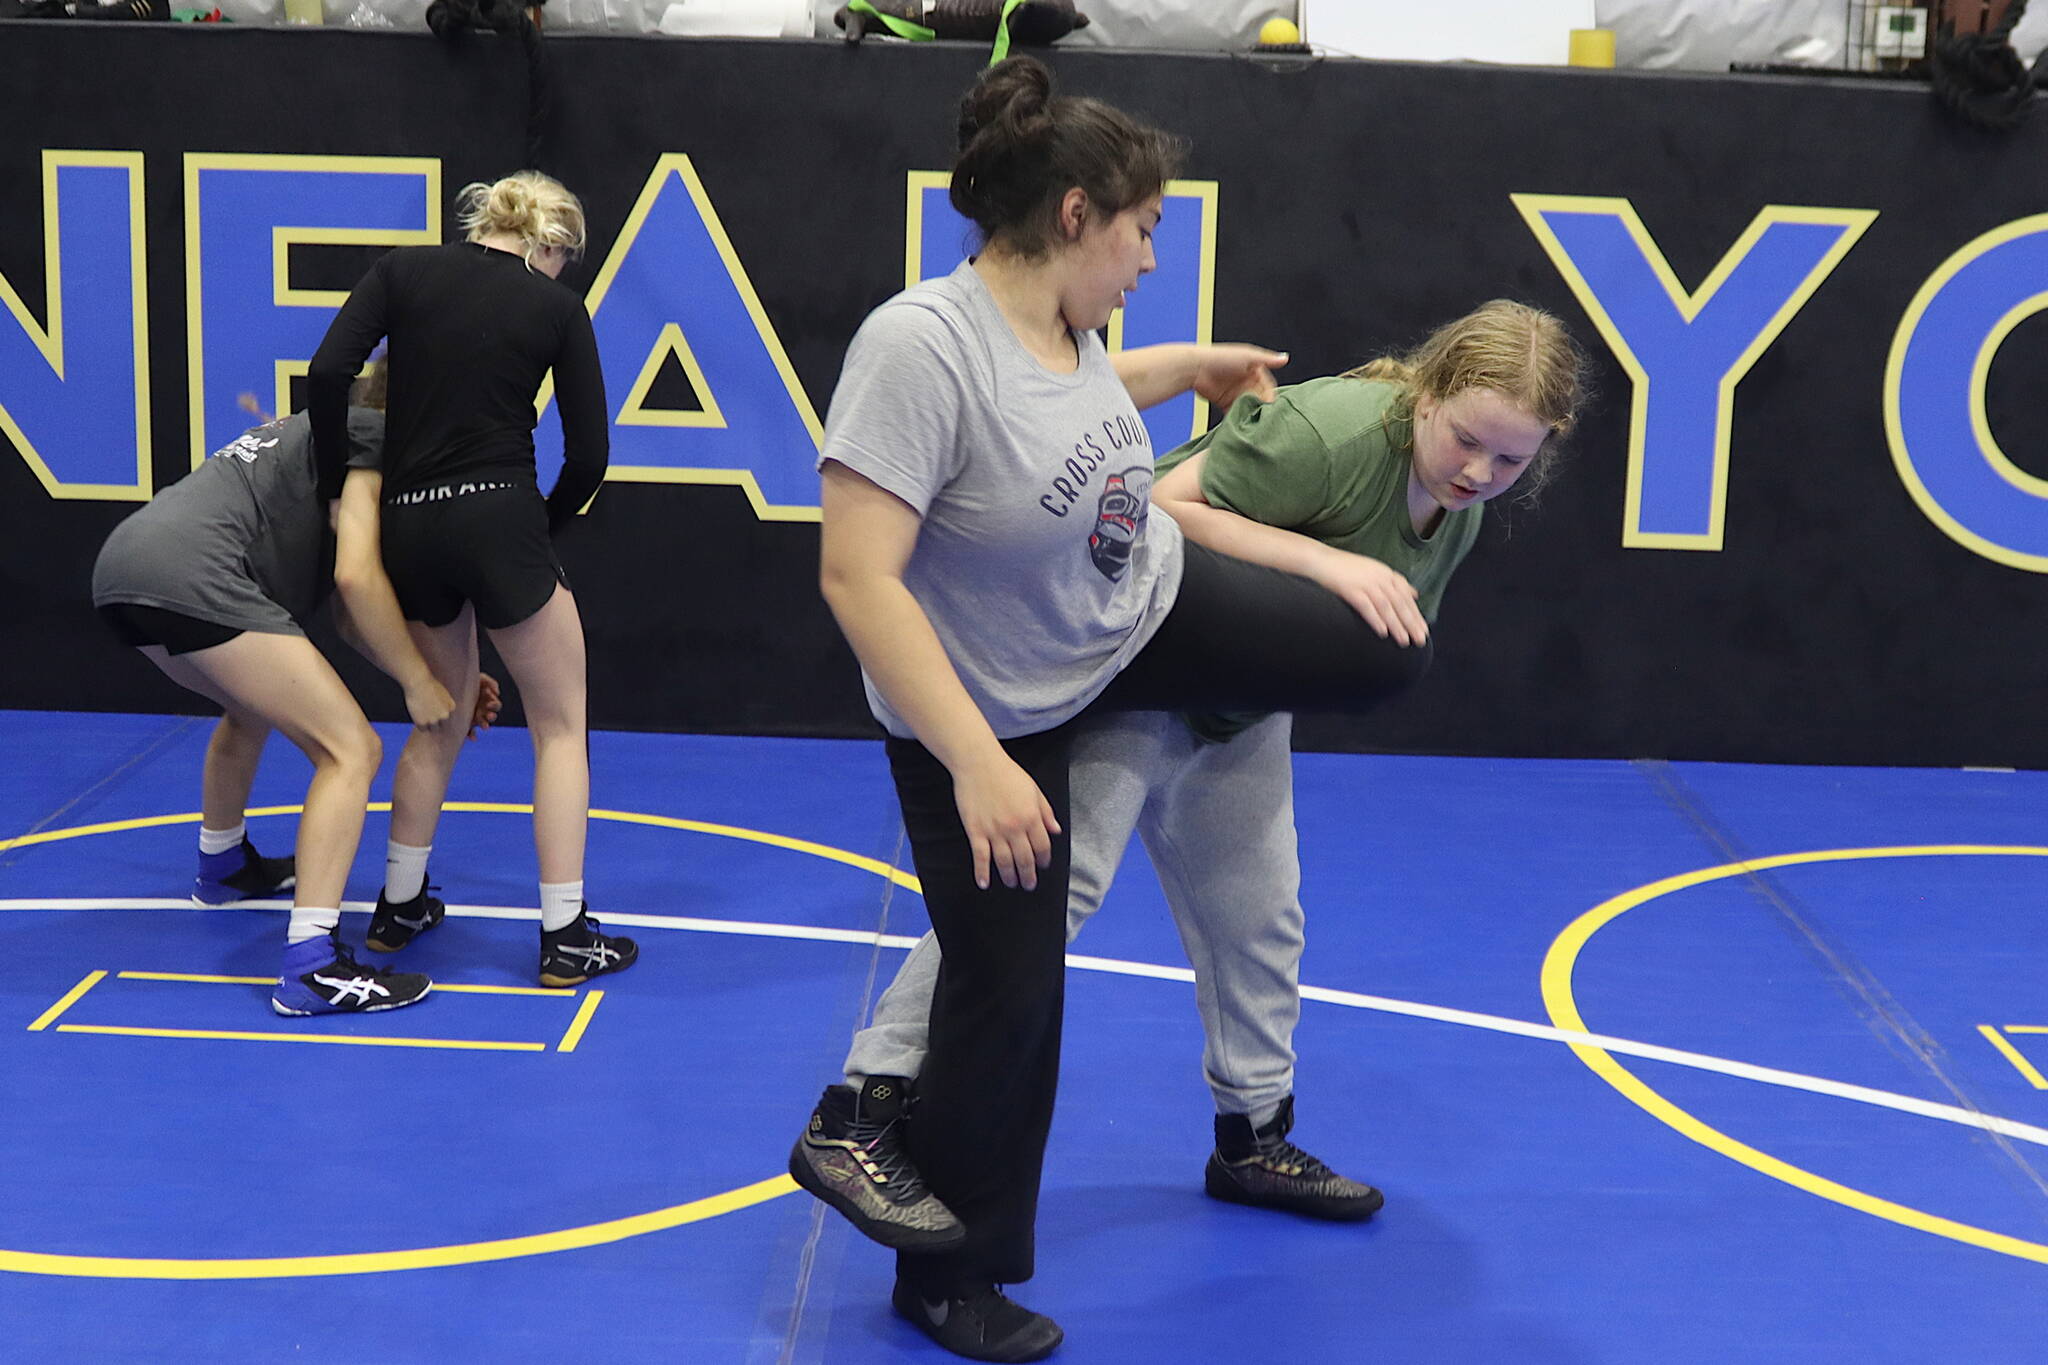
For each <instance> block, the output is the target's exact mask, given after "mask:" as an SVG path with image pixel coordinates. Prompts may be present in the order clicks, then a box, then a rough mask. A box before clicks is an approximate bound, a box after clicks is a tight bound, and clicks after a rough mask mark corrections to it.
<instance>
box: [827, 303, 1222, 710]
mask: <svg viewBox="0 0 2048 1365" xmlns="http://www.w3.org/2000/svg"><path fill="white" fill-rule="evenodd" d="M1075 341H1076V344H1077V346H1078V348H1079V351H1080V365H1079V367H1078V368H1077V369H1076V370H1075V371H1074V372H1073V373H1072V374H1056V373H1054V372H1053V371H1051V370H1048V369H1047V368H1046V367H1045V366H1043V365H1041V364H1040V363H1039V362H1038V361H1037V360H1036V359H1035V358H1034V357H1033V356H1032V355H1031V354H1030V352H1028V351H1026V350H1025V349H1024V345H1023V343H1022V342H1021V341H1020V340H1018V338H1017V335H1016V333H1015V332H1013V331H1012V330H1011V329H1010V325H1009V323H1008V322H1007V321H1006V320H1005V319H1004V317H1003V315H1002V312H1001V311H1000V310H999V309H998V308H997V306H996V303H995V300H994V298H993V297H991V296H990V294H989V292H988V287H987V286H986V285H985V284H983V283H982V280H981V277H980V276H979V275H978V274H976V273H975V271H974V268H973V266H972V265H971V264H969V263H964V262H963V263H962V264H961V266H960V267H959V269H957V270H955V271H954V272H953V273H952V274H951V275H948V276H946V277H945V278H943V279H936V280H927V281H925V282H923V283H921V284H918V285H914V286H912V287H911V288H909V289H907V290H905V291H904V292H903V293H901V294H898V295H897V296H896V297H895V298H893V299H890V300H889V301H888V302H887V303H885V304H883V305H882V306H881V307H879V308H877V309H876V310H875V311H874V312H873V313H871V314H869V315H868V319H867V321H866V322H864V323H862V324H861V328H860V331H859V332H858V333H856V334H855V335H854V338H853V344H852V345H851V346H850V347H849V348H848V350H847V353H846V366H845V369H844V370H843V372H842V373H841V375H840V379H839V386H838V388H837V389H836V390H835V391H834V393H833V395H832V406H831V411H830V413H829V415H828V417H827V419H826V422H825V444H824V449H823V452H822V453H821V454H820V456H819V460H818V463H819V464H820V466H822V465H823V464H824V462H825V461H827V460H837V461H839V462H840V463H841V464H843V465H845V466H846V467H847V468H849V469H851V470H853V471H854V472H855V473H858V474H860V475H862V476H864V477H866V478H868V479H870V480H872V481H873V482H874V483H876V484H877V485H879V486H880V487H882V488H884V489H886V490H887V491H888V492H890V493H893V494H894V495H896V496H897V497H899V498H901V499H903V501H905V502H906V503H909V504H910V506H911V507H912V508H914V509H916V511H917V512H918V513H919V515H920V516H922V517H923V519H924V523H923V526H922V527H921V528H920V530H919V533H918V538H917V547H916V549H915V550H914V551H913V553H912V555H911V558H910V564H909V566H908V568H907V569H906V570H905V572H904V582H905V584H906V585H907V586H908V587H909V589H910V592H911V595H912V596H914V597H915V598H916V599H917V602H918V605H919V606H921V607H922V608H923V609H924V612H925V615H926V616H927V617H929V618H930V619H931V623H932V627H933V629H934V630H936V631H937V632H938V636H939V640H940V642H941V643H942V644H943V645H944V646H945V649H946V655H947V657H948V658H949V659H951V660H952V663H953V667H954V669H955V670H956V671H957V672H958V673H959V675H960V681H961V682H962V683H963V684H965V685H966V688H967V691H968V694H969V695H970V696H971V697H973V698H974V702H975V704H976V705H977V706H979V707H980V708H981V713H982V715H983V716H984V717H986V718H987V720H988V723H989V726H990V728H991V729H993V730H994V731H995V733H996V735H997V736H998V737H1000V738H1005V739H1007V738H1011V737H1014V736H1017V735H1028V734H1036V733H1038V732H1040V731H1043V730H1050V729H1052V728H1053V727H1054V726H1056V725H1059V724H1061V723H1062V722H1064V721H1066V720H1068V719H1071V718H1072V717H1073V716H1074V715H1075V714H1076V713H1078V712H1079V711H1080V710H1081V709H1082V708H1083V707H1085V706H1086V705H1087V704H1088V703H1089V702H1090V701H1092V700H1094V699H1095V696H1096V694H1098V693H1099V692H1101V691H1102V689H1103V688H1104V687H1106V686H1108V685H1109V682H1110V680H1111V679H1113V678H1114V677H1115V676H1116V674H1117V671H1118V670H1119V669H1121V668H1122V667H1123V666H1124V665H1125V664H1126V663H1128V662H1129V661H1130V659H1131V657H1132V656H1133V655H1135V654H1136V653H1137V652H1138V651H1139V650H1140V649H1142V648H1144V646H1145V644H1146V642H1147V641H1149V640H1150V639H1151V638H1152V635H1153V632H1154V631H1156V630H1157V629H1158V628H1159V623H1160V621H1161V620H1163V619H1164V618H1165V615H1166V612H1167V610H1168V609H1169V608H1170V607H1171V606H1172V605H1173V599H1174V594H1175V593H1176V592H1178V591H1179V588H1180V572H1181V534H1180V528H1179V527H1178V526H1176V525H1174V523H1173V519H1172V518H1170V517H1167V516H1164V515H1161V516H1157V517H1153V516H1150V515H1148V514H1149V512H1150V507H1151V491H1152V443H1151V439H1150V437H1149V436H1148V435H1147V434H1146V431H1145V424H1144V423H1143V422H1142V421H1140V420H1139V418H1138V412H1137V409H1136V408H1135V407H1133V406H1132V405H1131V398H1130V395H1129V393H1127V392H1126V391H1125V389H1124V386H1123V383H1122V381H1120V380H1119V379H1118V378H1117V376H1116V371H1115V369H1114V368H1112V366H1111V365H1110V362H1109V356H1108V354H1107V353H1106V352H1105V351H1104V350H1103V348H1102V342H1101V340H1100V338H1098V337H1097V336H1096V335H1095V334H1094V333H1092V332H1087V333H1077V334H1076V336H1075ZM863 681H864V682H865V683H866V686H867V694H868V705H869V707H870V708H871V709H872V710H873V711H874V713H875V718H876V719H877V720H879V721H881V723H882V725H883V727H884V728H886V729H887V730H888V731H889V733H891V734H893V735H897V736H899V737H904V738H909V737H911V731H910V727H909V726H908V725H907V724H905V723H904V721H903V719H902V718H901V717H900V716H898V715H897V714H896V713H895V712H894V711H892V710H891V709H890V707H889V705H888V703H887V702H886V701H885V700H883V698H882V696H881V694H880V693H879V692H877V691H876V689H875V685H874V681H873V680H872V679H869V678H866V677H865V676H864V677H863Z"/></svg>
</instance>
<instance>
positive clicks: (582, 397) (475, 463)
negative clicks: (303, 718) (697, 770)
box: [307, 171, 638, 986]
mask: <svg viewBox="0 0 2048 1365" xmlns="http://www.w3.org/2000/svg"><path fill="white" fill-rule="evenodd" d="M458 204H459V206H460V209H461V223H462V227H463V229H464V230H465V232H466V233H467V234H468V240H467V241H464V242H461V243H454V244H450V245H447V246H436V247H406V248H400V249H399V250H396V251H393V252H390V253H388V254H387V255H385V256H383V257H382V258H380V259H379V260H378V262H377V264H376V265H374V266H373V267H371V269H370V272H369V274H367V275H366V276H364V277H363V279H362V281H361V283H359V284H358V285H357V286H356V287H355V290H354V291H353V292H352V293H351V294H350V295H349V299H348V302H347V303H346V304H344V305H343V306H342V309H341V311H340V312H339V313H337V314H336V315H335V319H334V322H333V324H332V325H331V326H330V327H329V328H328V330H327V336H326V339H325V340H324V341H322V342H321V344H320V349H319V351H318V353H317V354H316V355H315V356H314V357H313V363H312V367H311V369H310V371H309V372H308V376H307V379H308V394H309V399H310V402H309V407H310V409H311V416H312V424H313V439H314V448H315V454H316V458H317V459H318V461H319V464H320V470H321V476H322V478H323V480H326V479H331V478H334V477H336V476H337V475H338V473H339V470H340V462H341V459H342V453H343V452H345V450H346V444H345V438H346V432H345V430H344V428H343V425H342V424H343V422H344V420H345V403H346V395H347V390H348V383H349V381H350V380H351V379H352V378H353V377H354V375H355V373H356V371H357V369H358V368H359V367H360V366H361V365H362V363H363V361H364V359H365V358H367V357H368V356H369V354H370V352H371V350H372V349H373V348H374V347H375V346H376V344H377V342H378V341H380V340H382V339H384V338H385V337H389V338H390V354H391V359H392V365H391V371H392V375H393V378H394V382H393V384H392V386H391V394H390V400H389V409H388V413H389V415H388V419H387V422H388V425H387V428H386V435H385V457H384V458H385V465H384V469H385V473H384V502H385V508H384V532H383V540H384V563H385V567H386V569H387V570H388V571H389V573H390V576H391V581H392V586H393V587H394V588H395V589H396V590H397V593H398V600H399V604H400V606H401V607H402V608H403V609H404V611H405V616H406V620H407V623H408V625H409V626H410V628H411V630H412V634H413V637H414V639H415V640H416V641H417V643H418V644H419V647H420V652H421V653H422V654H424V655H425V656H426V658H427V660H428V662H429V663H430V664H431V665H432V666H433V669H434V672H435V674H436V676H437V677H439V678H440V679H441V681H442V683H443V684H444V685H445V686H446V687H447V688H448V689H449V691H450V692H451V693H453V694H454V695H455V697H456V698H457V699H458V700H459V699H461V698H462V697H464V696H466V695H469V694H471V693H472V692H473V690H474V688H475V687H476V685H477V684H476V678H477V639H476V630H477V626H478V625H479V624H481V625H482V626H483V628H484V629H485V630H487V631H489V632H490V636H491V643H492V645H493V646H495V647H496V649H497V651H498V653H499V655H500V656H502V657H503V658H504V660H505V664H506V667H507V668H509V669H510V670H511V672H512V677H513V681H514V682H515V683H516V684H517V685H518V687H519V693H520V697H521V700H522V701H523V702H524V703H525V708H526V722H527V727H528V729H529V730H530V731H531V733H532V735H533V745H534V775H533V810H534V814H533V821H534V842H535V846H536V847H537V848H538V850H539V854H540V894H541V957H540V979H541V981H542V983H543V984H545V985H549V986H569V985H575V984H578V983H580V982H583V981H585V980H588V979H589V978H590V977H593V976H597V975H599V974H601V973H604V972H614V971H619V970H621V969H623V968H625V967H628V966H630V965H632V963H633V961H634V959H635V957H636V956H637V955H638V949H637V948H636V947H635V945H634V943H633V941H632V940H631V939H626V938H618V937H613V936H610V935H606V934H603V933H601V932H599V930H598V927H597V923H596V921H594V920H592V919H591V918H590V916H589V914H588V912H587V910H586V909H585V907H584V903H583V847H584V834H585V826H586V821H587V819H588V807H589V804H590V769H589V760H588V757H587V751H586V737H585V725H586V722H585V682H584V649H583V625H582V620H581V618H580V617H579V616H578V614H577V610H576V599H575V597H574V595H573V594H571V592H570V591H569V586H568V582H567V580H566V579H565V578H564V576H563V574H562V568H561V563H560V561H559V560H558V559H557V558H556V557H555V552H554V546H553V543H552V541H551V539H550V533H551V532H553V531H557V530H559V529H560V528H561V527H562V526H563V525H565V524H566V523H567V522H568V521H569V519H570V518H572V517H574V516H575V515H576V513H577V511H578V510H579V509H581V508H582V506H583V505H584V504H585V503H586V502H588V501H589V500H590V498H591V496H592V495H593V494H594V493H596V492H597V489H598V486H599V484H600V483H602V482H603V479H604V470H605V462H606V459H607V453H608V440H607V432H608V430H609V416H608V414H607V412H606V408H605V398H604V376H603V373H602V371H601V370H600V367H599V364H598V356H597V340H596V337H595V335H594V334H593V332H592V330H591V326H590V315H589V314H588V313H587V312H586V311H585V310H584V307H583V301H582V299H581V298H579V297H578V296H577V295H576V294H575V293H574V292H573V291H572V290H570V289H569V288H567V287H566V286H564V285H562V284H561V283H560V282H559V281H558V280H557V278H556V277H557V276H558V275H560V274H561V271H562V268H563V267H564V266H565V265H567V264H568V263H569V261H570V260H572V259H573V258H574V257H575V256H576V255H578V254H579V253H580V252H581V250H582V248H583V240H584V231H583V207H582V205H581V204H579V203H578V202H577V200H576V197H575V196H574V195H573V194H571V193H570V192H569V191H568V190H566V189H564V188H563V187H562V186H561V185H560V184H558V183H557V182H555V181H554V180H552V179H550V178H549V177H547V176H544V175H541V174H539V173H538V172H533V171H522V172H520V173H519V174H517V175H512V176H508V177H506V178H505V179H503V180H500V181H498V182H497V183H495V184H492V185H481V184H479V185H471V186H469V187H468V188H466V189H465V190H463V192H462V194H461V196H460V198H459V200H458ZM550 369H552V370H553V371H554V375H555V402H556V406H557V408H558V410H559V411H560V413H561V420H562V436H563V457H564V464H563V466H562V474H561V477H560V478H559V479H558V480H557V481H556V484H555V487H554V489H553V490H552V491H551V492H550V493H549V494H548V495H547V497H546V498H545V499H543V498H542V497H541V495H540V491H539V487H538V484H537V479H536V475H535V471H534V458H533V427H534V420H535V414H534V398H535V395H536V394H537V393H538V392H539V390H540V386H541V382H542V380H543V379H544V378H545V377H546V375H547V373H548V371H549V370H550ZM460 752H461V733H460V732H459V731H456V732H454V733H452V734H451V735H450V736H437V735H432V734H429V733H427V732H424V731H423V732H418V733H416V734H415V735H414V736H413V738H412V739H411V740H410V741H408V742H407V744H406V746H405V752H404V753H403V754H402V755H401V756H400V758H399V761H398V772H397V776H396V778H395V779H394V784H393V794H394V800H395V803H396V808H397V809H396V811H395V812H394V814H393V817H392V823H391V843H390V849H389V854H388V856H387V859H386V866H385V885H384V893H383V895H382V896H380V897H379V898H378V904H377V913H376V915H375V917H374V918H373V919H372V920H371V921H370V930H369V946H370V947H371V948H372V949H375V950H377V951H379V952H395V951H396V950H398V949H399V948H401V947H403V946H404V945H405V944H406V943H408V942H410V941H411V940H412V939H413V938H414V937H415V936H416V935H417V934H419V933H421V932H423V931H424V930H426V929H429V928H431V927H433V925H435V924H437V923H439V921H440V919H441V916H442V913H443V907H442V903H441V902H440V901H439V900H437V899H436V898H435V897H433V896H432V895H430V894H429V893H428V891H427V887H426V863H427V854H428V852H429V850H430V849H431V847H432V844H433V838H434V829H435V826H436V823H437V822H438V819H439V815H440V807H441V801H442V799H443V798H444V797H445V795H446V793H447V789H448V779H449V775H450V773H451V772H452V771H453V769H454V766H455V759H456V756H457V755H458V754H459V753H460Z"/></svg>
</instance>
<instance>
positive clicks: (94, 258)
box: [0, 151, 150, 502]
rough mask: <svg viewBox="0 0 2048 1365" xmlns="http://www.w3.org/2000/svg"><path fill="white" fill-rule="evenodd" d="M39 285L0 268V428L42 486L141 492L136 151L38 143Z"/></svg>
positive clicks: (145, 336) (143, 361) (144, 484)
mask: <svg viewBox="0 0 2048 1365" xmlns="http://www.w3.org/2000/svg"><path fill="white" fill-rule="evenodd" d="M43 286H44V287H43V299H44V302H43V308H42V313H43V320H42V321H41V322H38V321H37V319H36V315H35V312H34V311H33V310H31V309H30V308H29V307H28V305H27V304H25V303H24V302H23V301H22V299H21V296H20V295H19V294H17V293H16V292H15V290H14V287H13V286H12V285H10V284H9V283H8V282H7V280H6V279H5V278H0V304H5V305H6V309H7V311H8V313H10V314H11V315H12V319H13V320H12V322H11V323H10V322H9V321H8V320H7V319H0V432H5V433H6V438H7V440H8V441H9V442H11V443H12V444H13V446H14V448H15V450H16V451H17V452H19V453H20V455H21V457H22V459H24V460H26V461H27V462H28V466H29V468H30V469H32V470H33V471H35V476H36V478H37V480H38V481H40V482H41V484H42V485H43V487H44V488H45V489H46V490H48V492H49V494H50V496H51V497H53V498H97V499H103V500H107V501H117V502H147V501H148V500H149V491H150V490H149V356H148V346H149V319H148V313H147V308H146V305H145V302H144V300H145V295H146V290H145V288H144V272H143V213H142V154H141V153H140V152H58V151H45V152H44V153H43Z"/></svg>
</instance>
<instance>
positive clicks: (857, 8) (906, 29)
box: [846, 0, 1017, 43]
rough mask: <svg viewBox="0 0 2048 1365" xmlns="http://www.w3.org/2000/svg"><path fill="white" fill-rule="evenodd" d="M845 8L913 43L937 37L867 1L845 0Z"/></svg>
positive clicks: (927, 30)
mask: <svg viewBox="0 0 2048 1365" xmlns="http://www.w3.org/2000/svg"><path fill="white" fill-rule="evenodd" d="M1011 3H1012V4H1015V3H1017V0H1011ZM846 8H847V9H848V10H850V11H851V12H853V13H855V14H865V15H867V16H868V17H869V18H871V19H879V20H881V22H882V27H883V28H886V29H888V30H889V32H891V33H893V34H895V35H896V36H897V37H898V38H908V39H910V41H912V42H913V43H928V42H930V41H931V40H932V39H934V38H936V37H938V35H937V34H936V33H933V32H932V31H931V30H930V29H928V28H926V27H925V26H924V25H923V24H913V23H911V22H910V21H909V20H908V19H898V18H897V17H896V16H895V15H893V14H884V13H882V12H881V11H880V10H878V9H876V8H875V7H874V6H873V5H871V4H869V3H868V0H846Z"/></svg>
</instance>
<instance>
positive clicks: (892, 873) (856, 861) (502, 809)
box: [0, 801, 923, 892]
mask: <svg viewBox="0 0 2048 1365" xmlns="http://www.w3.org/2000/svg"><path fill="white" fill-rule="evenodd" d="M302 809H304V808H303V807H300V806H257V807H252V808H251V809H250V810H249V811H248V812H247V814H250V815H297V814H298V813H299V812H300V811H301V810H302ZM367 809H368V810H370V811H372V812H377V811H388V810H390V809H391V803H390V802H389V801H372V802H371V803H370V804H369V806H368V807H367ZM441 809H442V810H444V811H460V812H462V813H464V814H472V815H474V814H483V815H531V814H533V807H532V806H530V805H525V804H523V803H520V802H515V801H448V802H444V803H443V804H442V806H441ZM199 818H200V816H199V812H198V811H192V812H189V813H187V814H185V815H144V816H140V817H138V818H136V819H133V820H109V821H107V822H105V823H104V824H98V825H77V826H74V827H73V828H71V829H46V830H39V831H37V832H36V833H34V834H22V835H18V836H16V837H15V838H12V839H0V853H5V852H6V851H7V850H8V849H10V848H26V847H27V846H28V845H30V844H49V843H55V842H56V841H57V840H59V839H77V838H81V837H83V836H85V835H88V834H119V833H121V832H122V831H124V830H131V829H153V828H156V827H157V826H159V825H190V824H197V823H198V821H199ZM590 818H591V819H593V820H610V821H613V822H615V823H617V824H622V825H652V826H654V827H656V828H657V829H679V830H684V831H686V832H688V833H691V834H715V835H717V836H719V837H720V838H722V839H739V840H742V841H744V842H746V843H750V844H767V845H768V846H769V847H771V848H786V849H789V850H790V851H791V852H793V853H808V854H810V855H811V856H812V857H813V858H823V859H825V860H826V861H827V862H834V863H844V864H846V865H847V866H848V867H857V868H859V869H860V870H861V871H863V872H872V873H874V874H875V875H876V876H877V877H886V878H887V879H888V880H890V881H892V882H894V883H896V885H898V886H902V887H907V888H909V889H910V890H912V891H919V892H921V891H922V889H923V888H922V887H921V886H920V885H919V883H918V880H917V878H916V877H915V876H914V875H913V874H911V873H908V872H905V871H903V870H902V869H901V868H897V867H891V866H890V865H889V864H888V863H885V862H883V861H882V860H881V859H879V858H869V857H864V856H863V855H861V854H858V853H849V852H848V851H847V850H845V849H843V848H834V847H832V846H831V845H830V844H818V843H813V842H811V841H810V840H809V839H792V838H791V837H790V836H788V835H787V834H770V833H769V832H768V831H766V830H760V829H748V828H746V827H745V826H744V825H715V824H711V823H710V822H708V821H704V820H681V819H678V818H676V817H675V816H673V815H647V814H644V813H642V812H640V811H630V810H593V811H592V812H590Z"/></svg>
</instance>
